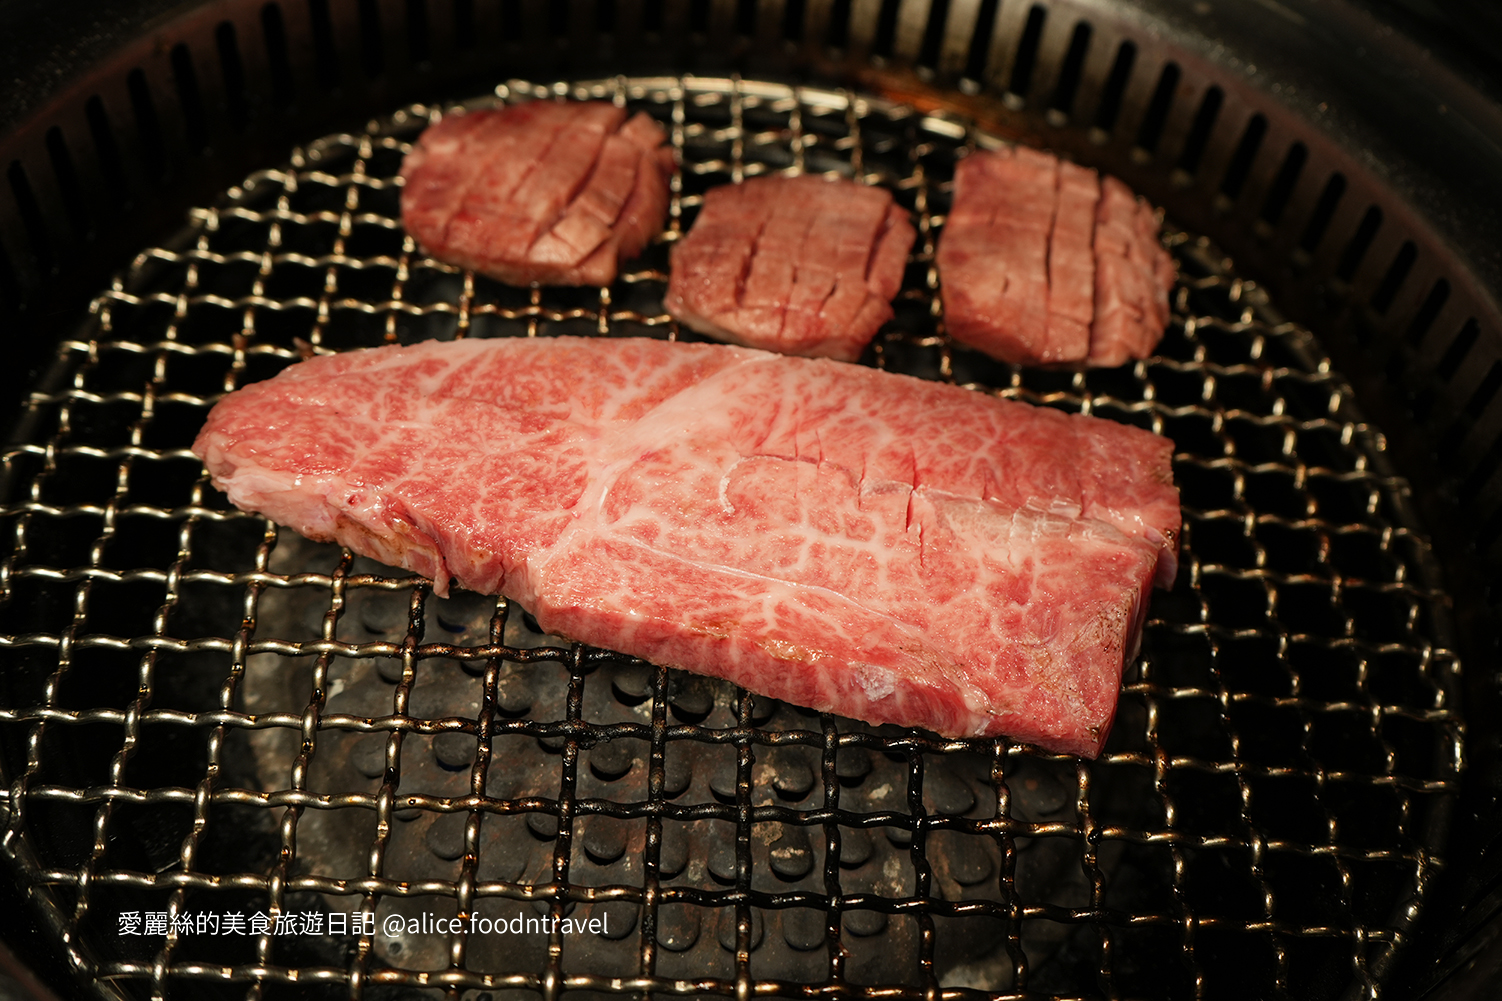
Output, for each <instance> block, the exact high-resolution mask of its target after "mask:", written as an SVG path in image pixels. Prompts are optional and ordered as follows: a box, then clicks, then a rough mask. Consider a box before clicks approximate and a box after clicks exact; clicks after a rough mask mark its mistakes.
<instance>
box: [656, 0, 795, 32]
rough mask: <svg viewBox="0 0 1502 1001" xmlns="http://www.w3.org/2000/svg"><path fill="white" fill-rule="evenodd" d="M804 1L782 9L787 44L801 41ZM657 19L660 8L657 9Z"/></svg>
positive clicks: (789, 2) (791, 0) (792, 0)
mask: <svg viewBox="0 0 1502 1001" xmlns="http://www.w3.org/2000/svg"><path fill="white" fill-rule="evenodd" d="M807 6H808V5H807V2H806V0H787V3H786V4H785V5H784V6H783V8H782V37H783V38H784V39H785V40H787V41H789V42H799V41H802V40H803V19H804V17H805V16H806V15H807V12H808V11H807ZM658 11H659V13H658V17H659V18H660V17H661V16H662V15H661V7H660V6H659V7H658Z"/></svg>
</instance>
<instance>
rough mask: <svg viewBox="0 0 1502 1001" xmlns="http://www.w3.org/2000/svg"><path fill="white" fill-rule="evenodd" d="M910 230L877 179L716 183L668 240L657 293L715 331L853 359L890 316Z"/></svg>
mask: <svg viewBox="0 0 1502 1001" xmlns="http://www.w3.org/2000/svg"><path fill="white" fill-rule="evenodd" d="M914 235H915V231H914V229H913V226H912V223H910V222H909V221H908V218H907V213H906V212H904V211H903V210H902V209H901V208H900V207H898V206H897V205H895V204H894V203H893V201H892V195H891V193H890V192H888V191H886V190H884V189H881V188H874V187H868V186H866V185H861V184H856V183H854V182H853V181H838V180H836V181H831V180H828V179H825V178H822V177H813V176H808V175H804V176H800V177H783V176H777V177H763V178H757V179H755V180H750V181H746V182H745V183H743V184H727V185H722V186H721V187H718V188H713V189H711V190H710V191H709V192H708V193H707V194H706V195H705V196H704V205H703V207H702V209H701V210H700V212H699V216H698V218H697V219H695V221H694V225H693V228H692V229H691V230H690V231H689V234H688V236H687V237H685V238H684V239H683V240H682V241H680V242H679V243H678V244H677V245H676V246H675V247H674V248H673V253H672V276H671V279H670V281H669V284H668V293H667V296H666V298H665V300H664V303H665V305H666V307H667V310H668V312H670V313H672V314H673V315H674V316H676V317H677V318H678V319H679V320H681V321H682V322H684V323H686V324H687V325H688V326H690V327H692V328H693V329H694V330H697V331H699V332H700V333H703V334H708V335H709V336H711V337H716V338H719V339H721V340H726V341H731V342H733V343H736V344H744V345H747V346H750V347H758V348H765V349H767V350H773V351H780V352H782V353H784V354H795V355H807V356H824V357H831V358H839V359H841V360H844V361H853V360H855V359H856V358H858V357H859V356H860V353H861V351H862V350H864V349H865V346H866V345H867V344H868V343H870V341H871V338H872V337H874V336H875V335H876V331H877V329H878V328H880V327H881V325H882V324H883V323H885V322H886V321H887V320H889V319H891V317H892V307H891V301H892V299H893V298H894V297H895V296H896V295H897V292H898V290H899V289H900V288H901V286H902V272H903V268H904V267H905V266H906V264H907V254H908V251H909V250H910V249H911V248H912V245H913V237H914Z"/></svg>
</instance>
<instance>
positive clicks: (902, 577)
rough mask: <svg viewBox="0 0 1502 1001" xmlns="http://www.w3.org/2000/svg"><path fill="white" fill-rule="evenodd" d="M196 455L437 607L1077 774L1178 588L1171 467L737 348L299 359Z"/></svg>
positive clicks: (1093, 433) (871, 377)
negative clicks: (1142, 644) (528, 622)
mask: <svg viewBox="0 0 1502 1001" xmlns="http://www.w3.org/2000/svg"><path fill="white" fill-rule="evenodd" d="M581 373H589V378H587V379H585V378H581ZM193 448H194V451H195V452H196V453H197V454H198V455H199V456H200V457H202V459H203V460H204V462H205V464H206V465H207V466H208V469H209V471H210V473H211V474H212V476H213V480H214V483H215V484H216V485H217V486H218V487H219V488H220V489H222V490H224V491H225V492H226V493H227V494H228V495H229V498H230V500H231V501H233V502H234V503H235V504H236V505H238V506H239V507H241V508H244V509H247V510H251V511H258V512H261V513H263V514H265V515H266V516H267V517H269V518H271V519H273V520H275V521H277V522H279V523H281V524H283V525H287V526H290V527H292V528H294V529H296V530H297V531H299V532H301V533H302V534H303V535H306V536H307V537H309V538H311V539H315V540H320V541H330V540H332V541H337V542H340V543H343V544H344V545H346V546H348V547H350V548H351V549H353V550H355V551H356V552H359V553H363V554H365V555H368V556H372V557H374V558H376V559H378V560H382V561H384V562H386V563H390V564H396V565H400V566H405V567H409V568H411V569H413V570H416V571H417V572H419V573H422V574H426V575H428V576H430V577H432V578H433V581H434V590H435V591H436V592H437V593H438V594H445V593H447V589H448V586H449V582H450V579H451V578H452V579H456V580H457V581H458V582H459V583H460V584H462V585H463V586H464V587H467V588H470V589H472V590H474V591H479V592H484V593H495V592H500V593H502V594H505V595H507V596H508V597H510V598H513V599H514V600H516V601H518V602H519V603H520V604H521V605H522V606H523V607H525V608H528V609H530V610H531V611H532V613H533V614H534V615H535V616H536V618H537V621H538V623H539V624H540V625H541V626H542V628H544V629H546V630H548V631H549V632H554V633H558V634H561V635H565V636H569V637H572V638H574V639H578V640H582V641H585V642H588V643H593V644H597V645H600V646H605V647H610V648H614V649H616V650H619V651H623V652H625V653H628V654H634V655H636V656H639V657H644V658H647V659H649V660H652V661H654V662H656V663H659V664H667V665H671V666H675V667H682V668H686V669H689V670H692V671H698V672H701V673H704V674H709V675H714V676H716V677H721V678H727V679H729V680H731V681H733V682H735V683H736V684H739V685H743V686H745V687H746V688H749V689H751V690H753V691H757V692H761V693H764V694H767V695H770V696H773V697H776V698H780V699H785V700H787V701H790V702H793V703H795V704H799V705H804V706H810V707H812V708H815V709H818V710H822V711H830V712H835V713H839V714H842V715H845V716H851V717H856V718H859V719H863V720H867V721H870V722H872V723H897V724H901V725H904V726H920V727H927V728H929V729H931V730H935V731H938V732H939V733H942V734H947V735H951V736H989V735H995V734H1007V735H1009V736H1011V737H1014V738H1016V739H1019V740H1025V741H1032V742H1035V743H1038V744H1041V745H1043V746H1045V747H1049V748H1053V749H1055V750H1060V751H1066V752H1072V753H1079V754H1086V755H1095V754H1097V753H1099V751H1100V748H1101V744H1102V741H1103V740H1104V739H1105V735H1106V732H1107V730H1108V729H1109V727H1110V724H1111V719H1112V715H1113V713H1114V712H1115V706H1116V697H1117V692H1118V689H1119V687H1120V679H1121V672H1122V667H1123V663H1124V661H1125V660H1126V659H1128V658H1130V657H1132V656H1134V655H1135V651H1136V649H1137V644H1138V638H1139V635H1140V630H1141V625H1142V621H1143V618H1144V615H1145V613H1146V607H1147V596H1148V592H1149V590H1150V589H1151V587H1152V585H1153V583H1154V581H1155V580H1156V581H1157V582H1158V583H1160V584H1165V585H1166V584H1167V583H1169V582H1171V581H1172V579H1173V576H1174V566H1175V538H1176V535H1177V531H1178V527H1179V506H1178V494H1177V492H1176V491H1175V489H1174V487H1173V485H1172V482H1171V472H1170V466H1169V458H1170V453H1171V451H1172V449H1171V446H1170V444H1169V442H1167V441H1166V440H1165V439H1163V438H1159V437H1157V436H1156V435H1152V434H1149V433H1148V432H1145V431H1140V430H1138V429H1136V428H1131V427H1127V426H1124V425H1120V424H1115V423H1112V422H1110V421H1105V420H1100V419H1098V418H1092V417H1082V416H1078V415H1068V414H1064V413H1062V412H1060V411H1056V410H1051V409H1043V408H1033V407H1030V406H1028V405H1026V404H1021V403H1014V402H1009V401H1005V400H1000V399H996V398H994V397H990V396H986V395H983V394H980V393H976V392H973V391H970V390H965V389H961V388H958V387H955V386H949V385H944V384H940V383H933V382H926V381H922V380H919V379H913V378H909V377H907V376H899V375H892V374H889V373H885V372H880V371H876V370H874V369H868V368H863V367H858V366H854V365H846V364H842V363H838V362H831V361H825V360H805V359H798V358H787V357H783V356H780V355H773V354H768V353H765V352H761V351H753V350H749V349H744V348H732V347H725V346H720V345H711V344H685V343H670V342H665V341H654V340H629V339H627V340H616V339H599V340H595V339H587V338H584V339H581V338H559V339H549V338H539V339H527V338H520V339H498V340H464V341H455V342H449V343H433V342H430V343H424V344H419V345H415V346H412V347H388V348H376V349H371V350H365V351H355V352H351V353H348V354H341V355H332V356H326V357H318V358H314V359H311V360H309V361H306V362H303V363H302V364H299V365H295V366H293V367H291V368H289V369H287V370H286V371H284V372H283V373H281V374H280V375H279V376H277V377H276V378H274V379H270V380H268V381H266V382H260V383H256V384H254V385H251V386H248V387H246V388H245V389H242V390H240V391H238V392H235V393H232V394H230V395H229V396H227V397H225V398H224V400H222V401H221V402H220V403H219V404H218V406H216V407H215V408H214V410H213V412H212V413H211V414H210V415H209V419H208V423H207V425H206V426H205V427H204V429H203V431H202V433H200V435H199V436H198V440H197V442H196V443H195V444H194V446H193Z"/></svg>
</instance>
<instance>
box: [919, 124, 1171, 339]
mask: <svg viewBox="0 0 1502 1001" xmlns="http://www.w3.org/2000/svg"><path fill="white" fill-rule="evenodd" d="M936 263H937V265H938V270H939V281H940V285H941V288H942V295H943V300H944V321H945V325H946V327H947V329H948V331H949V333H950V335H951V336H953V337H954V339H955V340H957V341H960V342H961V343H963V344H968V345H970V346H971V347H975V348H978V349H980V350H982V351H984V352H986V353H987V354H990V355H993V356H995V357H997V358H1000V359H1002V360H1003V361H1009V362H1014V363H1017V364H1039V365H1057V366H1064V367H1072V368H1078V367H1082V366H1116V365H1120V364H1122V363H1123V362H1125V361H1127V360H1129V359H1132V358H1146V357H1148V356H1149V355H1150V354H1152V352H1153V349H1154V348H1155V347H1156V346H1157V344H1158V341H1159V340H1160V339H1162V337H1163V329H1164V327H1166V326H1167V324H1168V316H1169V311H1168V292H1169V290H1170V289H1171V288H1172V287H1173V281H1174V266H1173V259H1172V258H1171V257H1169V255H1168V252H1167V251H1165V250H1164V249H1163V245H1162V243H1161V242H1160V241H1159V239H1158V220H1157V217H1156V215H1155V214H1154V212H1153V210H1152V207H1151V206H1149V205H1148V204H1147V203H1146V202H1144V201H1142V200H1141V199H1139V198H1137V197H1136V196H1135V195H1133V194H1132V192H1131V190H1130V189H1128V188H1127V186H1126V185H1124V184H1122V183H1121V182H1120V181H1118V180H1116V178H1114V177H1105V178H1102V177H1101V176H1100V175H1099V174H1097V173H1096V172H1095V171H1093V170H1090V169H1088V168H1085V167H1079V166H1076V165H1075V164H1072V163H1067V162H1063V161H1061V160H1059V159H1058V158H1057V157H1055V156H1052V155H1050V154H1048V153H1043V152H1040V151H1038V150H1035V149H1029V148H1027V147H1025V146H1017V147H1010V148H1005V149H1000V150H996V151H994V152H980V153H973V154H971V155H970V156H967V157H966V158H965V159H963V160H961V161H960V163H959V165H958V166H957V167H956V168H955V177H954V199H953V204H952V207H951V208H950V211H949V214H948V216H947V218H946V220H945V223H944V230H943V233H942V235H941V236H940V239H939V247H938V252H937V255H936Z"/></svg>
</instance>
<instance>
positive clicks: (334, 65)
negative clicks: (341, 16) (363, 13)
mask: <svg viewBox="0 0 1502 1001" xmlns="http://www.w3.org/2000/svg"><path fill="white" fill-rule="evenodd" d="M308 21H309V22H310V26H311V27H312V29H313V57H314V58H313V61H314V64H315V65H316V67H317V70H318V82H319V83H321V84H323V85H324V86H325V87H327V88H328V89H329V90H333V89H334V88H335V87H336V86H338V84H339V50H338V49H337V47H336V46H335V45H334V22H333V21H332V20H330V18H329V0H308Z"/></svg>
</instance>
